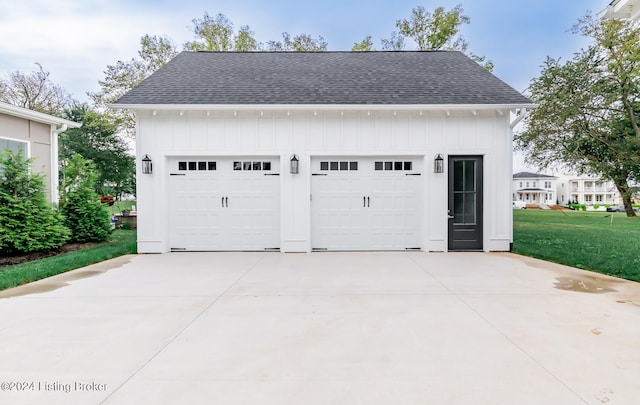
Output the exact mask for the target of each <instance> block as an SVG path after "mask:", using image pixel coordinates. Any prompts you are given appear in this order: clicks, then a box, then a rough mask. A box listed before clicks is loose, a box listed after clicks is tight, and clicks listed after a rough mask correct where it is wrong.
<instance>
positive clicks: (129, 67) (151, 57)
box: [88, 35, 178, 137]
mask: <svg viewBox="0 0 640 405" xmlns="http://www.w3.org/2000/svg"><path fill="white" fill-rule="evenodd" d="M177 53H178V51H177V50H176V47H175V45H174V44H173V42H172V41H171V39H170V38H169V37H166V36H161V37H158V36H150V35H145V36H143V37H142V38H141V39H140V50H139V51H138V57H136V58H132V59H131V60H129V61H126V62H125V61H121V60H119V61H117V62H116V63H115V64H113V65H108V66H107V69H106V70H105V71H104V74H105V77H104V80H100V81H98V83H99V84H100V91H98V92H96V93H88V95H89V97H90V98H91V99H92V100H93V104H94V106H95V108H96V109H97V110H99V111H100V112H103V113H106V114H108V115H109V116H111V117H112V118H113V119H114V120H115V121H114V122H115V123H117V124H118V126H119V128H120V129H122V131H123V133H125V134H127V135H129V136H130V137H133V136H134V135H135V120H134V118H133V115H132V114H131V113H129V112H128V111H124V110H109V109H107V105H109V104H111V103H114V102H115V101H117V100H118V99H119V98H120V97H122V96H123V95H124V94H125V93H126V92H128V91H129V90H131V89H132V88H134V87H135V86H137V85H138V84H139V83H140V82H141V81H142V80H144V79H145V78H147V77H148V76H149V75H151V73H153V72H155V71H156V70H158V69H159V68H161V67H162V66H163V65H164V64H165V63H167V62H168V61H170V60H171V59H172V58H173V57H174V56H176V55H177Z"/></svg>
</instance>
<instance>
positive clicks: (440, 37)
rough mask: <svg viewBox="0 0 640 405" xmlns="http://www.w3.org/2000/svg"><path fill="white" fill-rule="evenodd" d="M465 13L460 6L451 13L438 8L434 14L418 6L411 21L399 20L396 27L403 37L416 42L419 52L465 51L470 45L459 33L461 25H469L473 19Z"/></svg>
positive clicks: (412, 12)
mask: <svg viewBox="0 0 640 405" xmlns="http://www.w3.org/2000/svg"><path fill="white" fill-rule="evenodd" d="M463 11H464V10H463V9H462V5H460V4H458V5H457V6H455V7H454V8H453V9H452V10H450V11H445V9H444V7H437V8H436V9H435V10H434V11H433V14H432V13H430V12H428V11H427V10H426V9H425V8H424V7H422V6H418V7H416V8H414V9H413V10H411V16H410V17H409V19H407V20H397V21H396V27H397V28H398V29H399V30H400V34H401V35H404V36H406V37H409V38H411V39H413V40H414V41H415V42H416V44H417V45H418V50H419V51H437V50H439V49H447V50H460V51H465V50H466V49H467V47H468V45H469V44H468V43H467V41H465V40H464V39H463V38H462V37H460V36H458V33H459V31H460V25H462V24H469V22H470V21H471V19H470V18H469V17H468V16H466V15H463V14H462V13H463Z"/></svg>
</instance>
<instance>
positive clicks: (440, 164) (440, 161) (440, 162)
mask: <svg viewBox="0 0 640 405" xmlns="http://www.w3.org/2000/svg"><path fill="white" fill-rule="evenodd" d="M433 172H434V173H444V158H443V157H442V155H441V154H440V153H438V154H437V155H436V158H435V159H433Z"/></svg>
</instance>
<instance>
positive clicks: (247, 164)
mask: <svg viewBox="0 0 640 405" xmlns="http://www.w3.org/2000/svg"><path fill="white" fill-rule="evenodd" d="M233 170H245V171H247V170H251V171H259V170H262V171H270V170H271V162H262V161H250V160H245V161H243V162H240V161H235V162H233Z"/></svg>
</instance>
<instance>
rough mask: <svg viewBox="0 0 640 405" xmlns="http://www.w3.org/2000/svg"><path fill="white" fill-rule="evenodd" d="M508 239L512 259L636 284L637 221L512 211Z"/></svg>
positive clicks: (639, 267) (639, 263) (639, 260)
mask: <svg viewBox="0 0 640 405" xmlns="http://www.w3.org/2000/svg"><path fill="white" fill-rule="evenodd" d="M513 239H514V241H513V251H514V252H515V253H519V254H522V255H525V256H531V257H536V258H538V259H543V260H547V261H551V262H555V263H560V264H565V265H568V266H572V267H577V268H580V269H585V270H592V271H596V272H598V273H603V274H608V275H610V276H615V277H620V278H625V279H627V280H633V281H638V282H640V253H639V252H640V249H639V245H640V218H627V216H626V214H625V213H611V212H575V211H537V210H514V212H513Z"/></svg>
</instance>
